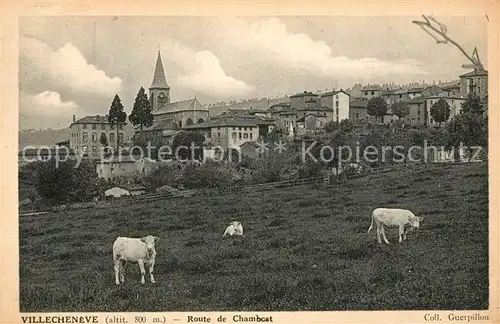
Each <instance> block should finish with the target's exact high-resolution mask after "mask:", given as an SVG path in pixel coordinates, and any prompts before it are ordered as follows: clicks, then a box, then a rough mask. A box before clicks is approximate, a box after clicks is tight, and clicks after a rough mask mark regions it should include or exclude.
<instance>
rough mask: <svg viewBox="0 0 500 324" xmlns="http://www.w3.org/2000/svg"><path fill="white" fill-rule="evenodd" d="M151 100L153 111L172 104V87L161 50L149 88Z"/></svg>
mask: <svg viewBox="0 0 500 324" xmlns="http://www.w3.org/2000/svg"><path fill="white" fill-rule="evenodd" d="M149 100H150V101H151V111H153V112H154V111H156V110H158V109H159V108H161V107H162V106H163V105H166V104H168V103H170V86H169V85H168V84H167V79H166V78H165V72H164V71H163V64H162V62H161V55H160V50H158V58H157V59H156V67H155V73H154V76H153V83H151V87H149Z"/></svg>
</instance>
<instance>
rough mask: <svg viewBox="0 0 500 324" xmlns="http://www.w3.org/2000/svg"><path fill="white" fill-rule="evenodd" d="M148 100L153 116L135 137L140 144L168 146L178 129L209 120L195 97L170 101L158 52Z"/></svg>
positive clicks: (204, 108) (202, 106)
mask: <svg viewBox="0 0 500 324" xmlns="http://www.w3.org/2000/svg"><path fill="white" fill-rule="evenodd" d="M149 100H150V103H151V111H152V113H153V116H154V118H153V125H151V126H150V127H143V131H142V133H141V132H140V131H139V130H138V131H137V132H136V136H135V138H136V139H137V138H140V139H141V140H143V141H151V142H153V143H155V144H168V142H169V139H171V137H172V135H173V134H174V133H175V132H177V131H178V130H180V129H182V128H184V127H187V126H191V125H193V124H195V123H203V122H205V121H208V120H209V119H210V118H209V113H208V109H207V108H206V107H205V106H204V105H202V104H201V103H200V102H199V101H198V100H197V99H196V97H195V98H194V99H188V100H181V101H176V102H170V86H169V85H168V83H167V78H166V77H165V71H164V70H163V63H162V60H161V54H160V51H159V50H158V58H157V59H156V66H155V71H154V75H153V82H152V84H151V86H150V87H149ZM139 133H140V134H139ZM138 135H139V136H138Z"/></svg>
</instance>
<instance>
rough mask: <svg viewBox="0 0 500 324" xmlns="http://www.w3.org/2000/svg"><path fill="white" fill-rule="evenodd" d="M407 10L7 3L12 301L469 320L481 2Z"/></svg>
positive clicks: (474, 288)
mask: <svg viewBox="0 0 500 324" xmlns="http://www.w3.org/2000/svg"><path fill="white" fill-rule="evenodd" d="M146 5H147V4H145V6H146ZM304 5H307V4H304ZM420 9H421V10H422V12H413V13H412V14H407V15H384V16H381V15H377V14H373V15H339V14H337V15H335V16H334V15H329V12H328V11H326V10H325V12H324V14H323V15H305V14H304V15H279V14H274V15H271V14H266V15H247V14H246V13H245V12H240V13H239V14H236V13H235V14H234V15H232V16H230V15H208V14H207V15H170V16H169V15H159V16H146V15H143V16H142V15H141V16H139V15H137V16H133V15H112V14H109V15H45V16H34V15H33V16H30V15H26V16H21V17H19V20H18V36H17V37H18V44H19V45H18V55H19V57H18V65H19V66H18V71H19V74H18V76H19V79H18V87H19V92H18V94H14V93H11V94H10V95H12V96H14V95H18V104H19V116H18V120H19V124H18V145H19V148H18V150H17V154H18V156H17V159H18V164H17V167H18V213H19V214H18V230H19V283H18V285H19V309H20V312H21V313H52V312H57V313H62V312H76V313H81V312H90V313H92V312H136V313H142V312H217V311H220V312H223V311H230V312H250V313H248V314H254V313H252V312H257V311H258V312H303V311H311V312H317V311H387V310H392V311H412V310H413V311H417V310H435V311H471V312H470V315H471V316H476V315H477V316H476V317H474V318H473V321H475V322H480V321H485V320H487V318H486V317H484V316H485V315H480V314H479V313H478V314H473V312H472V311H481V310H488V309H490V303H491V300H490V299H491V297H490V296H491V295H490V278H489V271H490V259H489V257H490V255H489V254H490V253H489V248H490V244H491V243H490V242H489V237H490V227H489V207H490V202H489V192H490V190H489V188H490V184H491V183H490V182H491V181H489V167H488V161H489V150H488V134H489V131H488V91H489V89H488V58H489V56H488V52H487V51H488V46H489V45H488V24H489V19H490V17H489V16H488V13H487V12H484V13H482V14H470V15H464V14H462V15H456V14H455V15H451V14H450V15H444V14H433V13H432V8H429V7H425V6H422V8H420ZM425 10H428V11H427V12H425ZM110 12H111V11H110ZM490 15H491V14H490ZM497 23H498V22H497ZM490 67H491V66H490ZM495 84H498V83H495ZM6 109H7V108H6ZM9 217H10V216H9ZM4 262H7V261H4ZM8 262H14V263H16V262H17V260H10V261H8ZM245 314H246V313H245ZM429 314H432V313H429ZM259 316H262V317H259ZM267 316H268V315H265V313H262V315H235V317H231V319H230V320H229V322H231V320H232V322H231V323H233V322H242V323H243V322H257V321H258V322H262V321H264V322H271V321H272V319H271V318H269V317H267ZM402 316H403V315H402ZM432 316H433V315H425V319H424V317H423V316H422V318H421V322H424V321H435V322H438V321H441V320H451V321H453V320H454V318H449V316H448V317H447V318H439V317H437V318H436V317H432ZM435 316H437V315H435ZM450 316H452V317H453V315H450ZM455 319H456V320H458V317H456V318H455ZM183 320H184V321H185V319H183ZM462 320H463V319H462ZM168 321H170V320H167V322H168ZM214 321H215V320H214V319H212V322H214ZM187 322H194V320H191V321H187ZM33 323H34V322H33ZM178 323H181V322H178ZM183 323H184V322H183ZM325 323H326V322H325Z"/></svg>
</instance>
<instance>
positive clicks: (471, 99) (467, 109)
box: [461, 93, 484, 115]
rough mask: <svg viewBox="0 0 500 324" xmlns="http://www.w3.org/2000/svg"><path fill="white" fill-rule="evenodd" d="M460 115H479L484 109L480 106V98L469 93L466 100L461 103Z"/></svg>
mask: <svg viewBox="0 0 500 324" xmlns="http://www.w3.org/2000/svg"><path fill="white" fill-rule="evenodd" d="M461 106H462V113H473V114H478V115H481V114H483V112H484V107H483V105H482V104H481V98H479V96H478V95H477V94H475V93H469V95H468V96H467V99H466V100H465V101H464V102H463V103H462V105H461Z"/></svg>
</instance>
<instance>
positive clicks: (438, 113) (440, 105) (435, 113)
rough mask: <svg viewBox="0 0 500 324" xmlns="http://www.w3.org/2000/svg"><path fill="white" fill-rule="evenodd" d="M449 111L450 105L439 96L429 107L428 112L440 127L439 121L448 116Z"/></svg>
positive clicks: (443, 120) (446, 118)
mask: <svg viewBox="0 0 500 324" xmlns="http://www.w3.org/2000/svg"><path fill="white" fill-rule="evenodd" d="M450 112H451V109H450V105H448V103H447V102H446V100H445V99H443V98H440V99H439V100H438V101H437V102H436V103H435V104H433V105H432V107H431V109H430V114H431V116H432V118H434V120H435V121H437V122H438V123H439V127H441V123H443V122H445V121H447V120H448V118H450Z"/></svg>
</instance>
